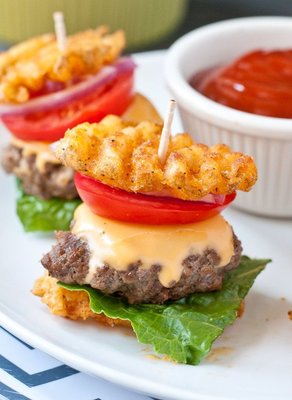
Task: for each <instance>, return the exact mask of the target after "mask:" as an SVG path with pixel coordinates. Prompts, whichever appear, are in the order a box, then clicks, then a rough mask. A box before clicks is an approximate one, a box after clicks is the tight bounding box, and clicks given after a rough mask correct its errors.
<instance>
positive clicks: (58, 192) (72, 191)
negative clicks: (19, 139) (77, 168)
mask: <svg viewBox="0 0 292 400" xmlns="http://www.w3.org/2000/svg"><path fill="white" fill-rule="evenodd" d="M2 166H3V168H4V169H5V171H6V172H8V173H12V174H14V175H15V176H17V177H18V178H19V179H20V180H21V182H22V188H23V190H24V192H25V193H26V194H30V195H33V196H37V197H39V198H41V199H43V200H48V199H50V198H52V197H60V198H62V199H67V200H70V199H74V198H75V197H78V194H77V191H76V188H75V185H74V179H73V178H74V172H73V170H72V169H71V168H68V167H65V166H63V165H62V164H61V163H52V162H47V163H46V164H45V165H44V169H43V171H40V170H39V169H38V168H37V166H36V155H29V156H24V155H23V151H22V149H21V148H20V147H17V146H14V145H13V144H11V145H9V146H7V147H6V148H5V149H4V151H3V155H2Z"/></svg>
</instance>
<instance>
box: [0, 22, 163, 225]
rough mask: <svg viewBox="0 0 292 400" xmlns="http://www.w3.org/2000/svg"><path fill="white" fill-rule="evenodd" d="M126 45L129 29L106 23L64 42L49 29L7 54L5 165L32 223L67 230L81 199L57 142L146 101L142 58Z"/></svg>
mask: <svg viewBox="0 0 292 400" xmlns="http://www.w3.org/2000/svg"><path fill="white" fill-rule="evenodd" d="M124 47H125V36H124V33H123V31H121V30H119V31H116V32H114V33H112V34H110V33H109V32H108V29H107V28H106V27H105V26H101V27H99V28H97V29H94V30H88V31H84V32H80V33H77V34H75V35H72V36H69V37H67V38H66V46H65V47H64V48H63V49H62V48H60V46H59V44H58V41H57V40H56V37H55V35H53V34H45V35H43V36H39V37H36V38H33V39H30V40H28V41H26V42H23V43H20V44H18V45H16V46H13V47H11V48H10V49H9V50H8V51H6V52H3V53H1V55H0V116H1V119H2V122H3V123H4V125H5V126H6V127H7V128H8V130H9V131H10V132H11V134H12V139H11V142H10V145H9V146H8V147H7V148H6V149H5V150H4V153H3V156H2V165H3V167H4V169H5V170H6V171H7V172H8V173H12V174H14V175H15V176H16V177H17V178H18V179H19V181H20V185H21V190H22V196H21V198H20V199H19V200H18V207H17V211H18V215H19V217H20V218H21V221H22V223H23V225H24V228H25V230H54V229H67V228H68V223H69V222H70V221H71V216H72V212H73V210H74V208H75V207H76V205H77V204H78V203H79V201H77V200H76V198H78V194H77V191H76V188H75V185H74V179H73V176H74V173H73V170H72V169H71V168H70V167H67V166H63V165H62V164H61V163H60V161H59V160H58V159H57V158H56V157H55V155H54V154H53V152H52V150H51V147H50V144H51V143H52V142H54V141H56V140H58V139H60V138H62V137H63V135H64V132H65V131H66V130H67V129H68V128H72V127H74V126H76V125H77V124H79V123H81V122H84V121H88V122H95V121H99V120H100V119H102V118H103V117H104V116H106V115H107V114H116V115H122V114H123V113H125V112H127V108H128V107H130V108H131V109H133V108H135V107H136V108H137V106H138V107H139V103H140V102H141V98H140V97H139V95H136V96H135V95H134V91H133V82H134V69H135V64H134V62H133V61H132V60H131V59H130V58H129V57H121V53H122V51H123V49H124ZM142 101H144V103H145V102H147V101H146V100H145V99H143V97H142ZM148 106H149V107H150V108H151V107H152V106H151V105H150V104H149V105H148ZM158 118H159V117H158ZM26 195H27V196H26Z"/></svg>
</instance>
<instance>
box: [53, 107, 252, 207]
mask: <svg viewBox="0 0 292 400" xmlns="http://www.w3.org/2000/svg"><path fill="white" fill-rule="evenodd" d="M161 129H162V126H161V125H158V124H154V123H151V122H149V121H144V122H141V123H139V124H134V123H131V122H126V121H123V120H122V119H120V118H119V117H116V116H113V115H109V116H107V117H106V118H104V119H103V120H102V121H101V122H100V123H94V124H89V123H83V124H80V125H78V126H76V127H75V128H73V129H69V130H68V131H67V132H66V134H65V137H64V139H61V140H60V142H59V145H58V147H57V150H56V156H57V158H58V159H59V160H60V161H61V162H62V163H63V164H64V165H67V166H70V167H72V168H73V169H75V170H76V171H79V172H81V173H82V174H84V175H87V176H91V177H93V178H95V179H97V180H99V181H101V182H103V183H105V184H107V185H110V186H113V187H117V188H120V189H123V190H126V191H129V192H135V193H137V192H139V193H147V194H161V195H164V194H165V195H168V196H174V197H177V198H180V199H184V200H198V199H200V198H202V197H204V196H206V195H208V194H210V193H212V194H229V193H232V192H234V191H235V190H243V191H248V190H250V189H251V187H252V186H253V185H254V184H255V182H256V179H257V170H256V166H255V164H254V161H253V159H252V157H249V156H247V155H244V154H242V153H236V152H231V150H230V148H229V147H228V146H226V145H224V144H218V145H215V146H212V147H208V146H206V145H203V144H198V143H195V142H194V141H193V140H192V138H191V136H190V135H189V134H187V133H183V134H178V135H176V136H173V137H172V138H171V139H170V143H169V147H168V153H167V159H166V162H165V164H164V165H162V164H161V162H160V160H159V158H158V145H159V139H160V134H161Z"/></svg>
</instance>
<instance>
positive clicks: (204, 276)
mask: <svg viewBox="0 0 292 400" xmlns="http://www.w3.org/2000/svg"><path fill="white" fill-rule="evenodd" d="M56 239H57V244H56V245H54V246H53V248H52V250H51V251H50V252H49V253H47V254H45V255H44V256H43V258H42V260H41V263H42V265H43V266H44V267H45V268H46V269H47V270H48V271H49V274H50V275H51V276H52V277H54V278H57V279H59V280H60V281H62V282H64V283H78V284H81V285H82V284H84V283H85V277H86V275H87V273H88V270H89V259H90V250H89V247H88V245H87V242H86V240H85V239H80V238H79V237H77V236H76V235H74V234H72V233H71V232H57V233H56ZM233 243H234V255H233V256H232V258H231V260H230V262H229V264H227V265H225V266H223V267H220V268H218V267H217V268H216V266H217V265H218V264H219V262H220V259H219V256H218V254H217V253H216V251H215V250H213V249H207V250H206V251H205V252H204V253H203V255H190V256H188V257H187V258H185V259H184V260H183V262H182V265H183V270H182V275H181V278H180V280H179V281H178V282H176V283H174V284H173V285H172V286H171V287H169V288H167V287H164V286H162V285H161V283H160V281H159V279H158V272H159V270H160V268H161V267H160V265H152V266H151V268H150V269H143V267H142V264H141V261H139V260H136V261H135V262H133V263H132V264H130V265H129V267H128V270H127V271H118V270H116V269H114V268H112V267H111V266H110V265H104V266H103V267H101V268H97V270H96V273H95V274H94V276H93V278H92V279H91V282H90V286H92V287H93V288H95V289H99V290H101V291H102V292H103V293H106V294H115V295H118V296H122V297H124V298H126V299H127V300H128V302H129V303H131V304H134V303H158V304H161V303H164V302H165V301H167V300H170V299H172V300H175V299H179V298H182V297H185V296H186V295H188V294H190V293H194V292H206V291H212V290H218V289H220V288H221V286H222V282H223V278H224V273H225V272H226V271H229V270H231V269H234V268H236V267H237V266H238V264H239V261H240V255H241V251H242V247H241V243H240V241H239V240H238V239H237V237H236V236H235V235H233Z"/></svg>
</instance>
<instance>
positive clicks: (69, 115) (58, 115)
mask: <svg viewBox="0 0 292 400" xmlns="http://www.w3.org/2000/svg"><path fill="white" fill-rule="evenodd" d="M133 83H134V73H133V71H127V72H125V73H122V74H120V75H119V76H118V77H117V78H116V79H115V80H113V81H111V82H110V83H107V84H106V85H104V87H103V88H102V89H101V90H99V91H98V92H96V91H95V92H94V93H90V94H89V95H87V96H86V97H84V98H82V99H79V100H76V101H75V102H72V103H70V104H68V105H67V106H66V107H64V106H63V107H60V108H57V109H54V110H52V111H50V110H49V111H48V110H46V111H42V112H35V113H30V114H25V115H21V114H20V115H13V116H12V115H9V116H3V117H2V121H3V123H4V124H5V125H6V127H7V128H8V129H9V130H10V131H11V132H12V133H13V135H14V136H16V137H17V138H19V139H22V140H36V141H38V140H39V141H46V142H54V141H56V140H59V139H60V138H62V137H63V136H64V133H65V131H66V130H67V129H69V128H73V127H74V126H76V125H78V124H80V123H81V122H98V121H100V120H101V119H102V118H103V117H105V116H106V115H108V114H116V115H121V114H122V113H123V112H124V111H125V110H126V109H127V107H128V105H129V104H130V102H131V100H132V97H133Z"/></svg>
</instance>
